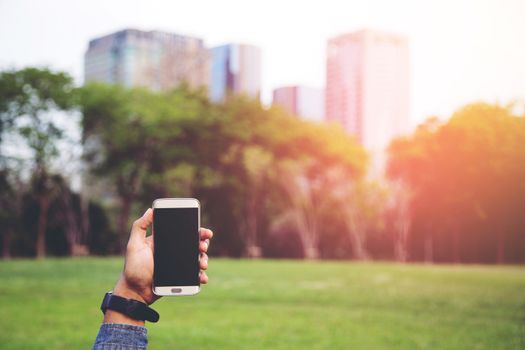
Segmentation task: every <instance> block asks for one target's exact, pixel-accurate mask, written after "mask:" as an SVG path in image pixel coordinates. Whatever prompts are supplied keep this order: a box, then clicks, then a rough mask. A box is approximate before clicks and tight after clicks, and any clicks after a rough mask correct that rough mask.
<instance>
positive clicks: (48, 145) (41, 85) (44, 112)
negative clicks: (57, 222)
mask: <svg viewBox="0 0 525 350" xmlns="http://www.w3.org/2000/svg"><path fill="white" fill-rule="evenodd" d="M74 96H75V87H74V84H73V79H72V78H71V77H70V76H69V75H67V74H65V73H60V72H52V71H50V70H49V69H46V68H43V69H39V68H25V69H22V70H19V71H15V70H11V71H4V72H2V73H0V101H2V102H1V103H0V121H1V122H0V127H1V129H0V132H2V131H3V130H4V129H5V128H10V129H12V130H14V131H15V132H17V133H18V135H20V136H21V137H22V139H23V140H24V141H25V143H26V145H27V146H28V147H29V149H30V150H31V152H32V159H31V161H32V182H33V185H34V187H33V188H34V190H35V193H36V195H37V196H38V202H39V209H40V211H39V217H38V230H37V241H36V254H37V257H44V256H45V255H46V243H45V232H46V225H47V223H46V221H47V212H48V210H49V202H50V196H51V195H52V192H53V188H52V181H51V177H50V167H51V162H52V161H53V160H54V159H56V157H57V156H58V149H57V142H58V140H60V139H62V137H63V130H62V129H61V128H60V127H59V126H58V125H57V123H56V121H55V119H54V117H53V114H54V113H56V112H60V111H62V112H63V111H69V110H71V109H73V108H74V106H75V98H74Z"/></svg>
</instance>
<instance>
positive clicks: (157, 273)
mask: <svg viewBox="0 0 525 350" xmlns="http://www.w3.org/2000/svg"><path fill="white" fill-rule="evenodd" d="M198 215H199V212H198V208H156V209H155V210H154V211H153V240H154V243H155V247H154V249H155V250H154V263H155V268H154V273H153V280H154V284H155V286H158V287H169V286H198V285H199V284H200V283H199V269H200V268H199V227H198V225H199V224H198V222H199V218H198Z"/></svg>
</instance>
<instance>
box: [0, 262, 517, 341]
mask: <svg viewBox="0 0 525 350" xmlns="http://www.w3.org/2000/svg"><path fill="white" fill-rule="evenodd" d="M121 267H122V259H121V258H82V259H48V260H43V261H34V260H15V261H10V262H0V349H24V350H29V349H89V348H90V347H91V346H92V343H93V340H94V338H95V336H96V334H97V331H98V327H99V324H100V321H101V319H102V317H101V315H102V314H101V312H100V310H99V305H100V302H101V300H102V297H103V295H104V293H105V292H106V291H108V290H110V289H111V288H112V287H113V285H114V282H115V280H116V279H117V277H118V274H119V273H120V270H121ZM209 275H210V284H209V285H207V286H204V288H203V291H202V292H201V293H200V294H199V295H198V296H194V297H174V298H164V299H161V300H159V301H158V302H157V303H156V304H155V305H154V308H155V309H157V310H158V311H159V312H160V315H161V318H160V321H159V323H158V324H149V325H148V329H149V349H374V350H375V349H491V350H493V349H525V267H515V266H508V267H499V266H443V265H435V266H425V265H401V264H394V263H353V262H304V261H275V260H257V261H250V260H226V259H212V260H211V267H210V271H209Z"/></svg>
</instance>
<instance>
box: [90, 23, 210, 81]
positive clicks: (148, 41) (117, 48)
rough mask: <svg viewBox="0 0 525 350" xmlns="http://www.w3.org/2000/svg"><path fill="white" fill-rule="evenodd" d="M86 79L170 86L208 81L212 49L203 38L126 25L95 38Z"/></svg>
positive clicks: (91, 44)
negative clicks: (138, 28)
mask: <svg viewBox="0 0 525 350" xmlns="http://www.w3.org/2000/svg"><path fill="white" fill-rule="evenodd" d="M84 76H85V81H86V82H89V81H92V80H95V81H101V82H105V83H109V84H121V85H123V86H126V87H133V86H143V87H148V88H150V89H153V90H168V89H171V88H174V87H176V86H178V85H180V84H181V83H186V84H188V85H189V86H191V87H194V88H197V87H201V86H207V85H208V76H209V53H208V50H207V49H206V48H205V47H204V42H203V41H202V39H199V38H193V37H188V36H182V35H177V34H172V33H165V32H159V31H149V32H145V31H141V30H136V29H125V30H122V31H119V32H116V33H113V34H109V35H106V36H103V37H100V38H96V39H93V40H91V41H90V42H89V47H88V50H87V52H86V54H85V56H84Z"/></svg>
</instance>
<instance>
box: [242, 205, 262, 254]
mask: <svg viewBox="0 0 525 350" xmlns="http://www.w3.org/2000/svg"><path fill="white" fill-rule="evenodd" d="M255 198H256V196H255V195H252V196H250V199H248V203H247V206H246V214H245V215H246V217H245V219H244V220H245V224H244V225H243V226H244V235H243V236H244V239H245V242H244V244H245V249H244V256H246V257H247V258H260V257H261V255H262V254H261V248H260V247H259V246H258V245H257V203H256V201H255Z"/></svg>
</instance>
